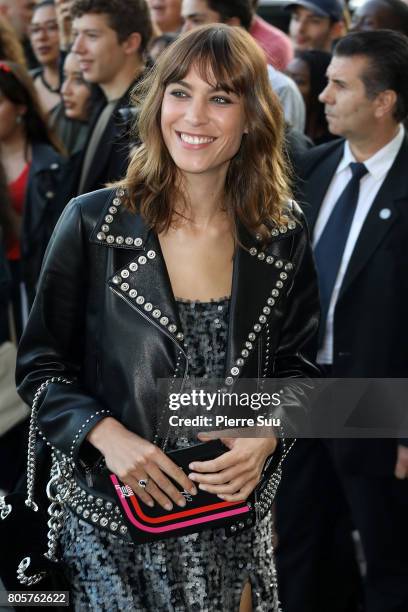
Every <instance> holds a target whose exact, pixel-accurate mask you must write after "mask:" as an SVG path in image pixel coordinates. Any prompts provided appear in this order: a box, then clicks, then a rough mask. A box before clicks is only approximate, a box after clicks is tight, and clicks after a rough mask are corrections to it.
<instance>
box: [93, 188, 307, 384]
mask: <svg viewBox="0 0 408 612" xmlns="http://www.w3.org/2000/svg"><path fill="white" fill-rule="evenodd" d="M122 196H123V192H122V191H121V190H119V191H118V192H116V193H115V192H112V194H111V196H110V198H109V200H108V203H107V205H106V206H105V210H104V211H103V212H102V214H101V218H100V219H99V221H98V223H97V225H96V226H95V229H94V231H93V233H92V235H91V238H90V240H91V242H93V243H96V244H100V245H103V246H104V247H107V248H109V247H111V248H114V249H115V251H116V256H115V262H117V265H116V266H115V272H114V274H113V275H112V276H111V277H110V278H109V279H108V285H109V287H110V288H111V290H112V291H114V293H115V294H117V295H118V296H120V297H121V298H122V299H124V300H125V302H126V303H127V304H129V306H130V307H131V308H132V309H133V310H136V311H138V312H139V314H140V315H141V316H143V317H144V318H145V319H146V320H148V321H149V322H150V323H152V324H153V325H155V326H156V327H157V328H159V329H160V330H161V331H162V332H163V333H164V334H165V335H166V336H168V337H170V338H171V339H172V340H173V342H175V343H176V344H177V345H178V347H179V349H180V350H181V351H183V352H184V354H185V349H184V343H183V341H184V335H183V330H182V327H181V322H180V317H179V312H178V308H177V304H176V301H175V298H174V295H173V290H172V287H171V283H170V278H169V275H168V271H167V267H166V263H165V261H164V257H163V253H162V251H161V248H160V243H159V240H158V237H157V236H156V234H155V232H153V231H152V230H149V228H148V227H147V226H146V225H145V223H144V222H143V221H142V219H141V217H140V216H139V215H133V214H132V213H130V212H129V211H127V210H126V209H124V208H123V205H122V202H121V199H122ZM300 229H301V227H300V226H299V225H298V224H297V223H295V222H294V221H289V223H288V224H287V225H285V226H281V227H279V228H274V229H272V231H271V238H272V240H271V242H270V244H269V245H268V247H267V249H266V250H264V251H263V250H262V249H261V248H260V245H259V243H257V241H256V240H255V238H253V237H252V236H251V235H250V234H248V233H247V232H246V231H245V230H244V229H243V228H240V229H239V238H240V244H241V245H242V246H239V247H238V248H237V250H236V253H235V257H234V269H233V281H232V295H231V306H230V316H229V332H228V346H227V359H226V379H225V382H226V384H227V385H229V386H230V385H232V384H233V383H234V382H235V380H236V378H237V377H238V376H240V375H241V373H242V369H243V368H244V366H245V363H246V360H247V359H248V357H249V356H250V355H251V353H252V352H253V351H254V350H255V347H256V346H257V339H258V336H259V334H260V333H261V332H262V330H263V328H264V327H265V325H267V324H268V322H269V319H270V316H271V314H272V312H273V310H274V308H275V307H276V306H277V305H278V304H279V300H280V299H281V297H282V295H283V294H286V292H287V290H288V287H290V285H291V280H292V276H293V264H292V262H291V261H290V260H289V259H284V258H282V257H279V256H277V255H276V252H277V249H276V246H277V245H276V243H277V242H278V241H284V240H291V238H292V235H293V234H294V233H295V232H297V231H300ZM287 252H290V249H288V250H287Z"/></svg>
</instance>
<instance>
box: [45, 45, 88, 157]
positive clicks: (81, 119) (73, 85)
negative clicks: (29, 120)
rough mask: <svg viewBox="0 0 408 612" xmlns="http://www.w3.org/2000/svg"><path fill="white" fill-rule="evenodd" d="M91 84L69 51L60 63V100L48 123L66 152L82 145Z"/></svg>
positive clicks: (85, 134)
mask: <svg viewBox="0 0 408 612" xmlns="http://www.w3.org/2000/svg"><path fill="white" fill-rule="evenodd" d="M93 87H95V86H92V85H90V84H89V83H87V82H86V81H85V80H84V78H83V76H82V72H81V70H80V67H79V62H78V58H77V56H76V55H75V53H68V55H67V56H66V58H65V61H64V66H63V81H62V86H61V97H62V101H61V103H60V104H59V105H58V106H57V107H56V108H55V109H54V111H53V113H52V117H51V121H50V123H51V125H52V127H53V128H54V129H55V131H56V133H57V135H58V137H59V139H60V140H61V142H62V143H63V145H64V147H65V150H66V151H67V153H68V154H69V155H74V154H76V153H78V152H80V151H82V149H83V148H84V146H85V143H86V140H87V137H88V132H89V124H88V118H89V115H90V112H91V101H92V97H93Z"/></svg>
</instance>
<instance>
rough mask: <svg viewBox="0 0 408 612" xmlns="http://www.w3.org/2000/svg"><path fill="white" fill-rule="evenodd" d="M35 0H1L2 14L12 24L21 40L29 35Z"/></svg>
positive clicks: (0, 10) (0, 9) (0, 11)
mask: <svg viewBox="0 0 408 612" xmlns="http://www.w3.org/2000/svg"><path fill="white" fill-rule="evenodd" d="M35 4H36V3H35V0H0V14H1V15H3V16H4V17H5V18H6V19H7V20H8V21H9V23H10V24H11V26H12V27H13V29H14V31H15V32H16V34H17V36H18V37H19V39H20V40H22V39H23V38H25V37H26V36H27V34H28V26H29V25H30V22H31V17H32V15H33V8H34V6H35Z"/></svg>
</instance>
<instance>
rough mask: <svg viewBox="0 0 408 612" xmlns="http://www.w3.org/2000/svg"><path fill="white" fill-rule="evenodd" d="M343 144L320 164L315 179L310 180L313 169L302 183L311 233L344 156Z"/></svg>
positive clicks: (303, 203)
mask: <svg viewBox="0 0 408 612" xmlns="http://www.w3.org/2000/svg"><path fill="white" fill-rule="evenodd" d="M343 151H344V147H343V146H338V147H336V148H335V149H334V151H333V152H332V154H331V155H328V157H326V159H325V160H324V161H323V162H322V163H321V164H319V166H318V168H317V176H316V178H315V179H314V180H310V175H311V174H313V169H314V168H312V170H311V171H310V172H308V173H307V176H306V178H305V179H304V180H303V186H302V185H301V187H300V191H301V194H302V195H301V199H302V201H303V202H302V210H303V212H304V214H305V217H306V219H307V223H308V226H309V228H310V233H311V234H312V233H313V230H314V226H315V224H316V220H317V217H318V215H319V211H320V207H321V205H322V202H323V200H324V197H325V195H326V193H327V190H328V189H329V186H330V183H331V181H332V179H333V175H334V173H335V172H336V168H337V166H338V165H339V163H340V160H341V158H342V157H343Z"/></svg>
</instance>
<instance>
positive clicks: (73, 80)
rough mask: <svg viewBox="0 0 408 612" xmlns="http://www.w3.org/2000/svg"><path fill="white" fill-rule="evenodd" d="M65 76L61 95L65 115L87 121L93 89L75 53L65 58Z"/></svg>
mask: <svg viewBox="0 0 408 612" xmlns="http://www.w3.org/2000/svg"><path fill="white" fill-rule="evenodd" d="M63 78H64V80H63V83H62V87H61V96H62V101H63V103H64V110H65V115H66V116H67V117H69V118H70V119H77V120H79V121H86V120H87V118H88V110H89V109H88V104H89V98H90V95H91V90H90V87H89V85H88V83H86V81H84V78H83V76H82V72H81V70H80V68H79V62H78V60H77V57H76V55H75V54H74V53H69V54H68V55H67V57H66V59H65V62H64V77H63Z"/></svg>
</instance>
